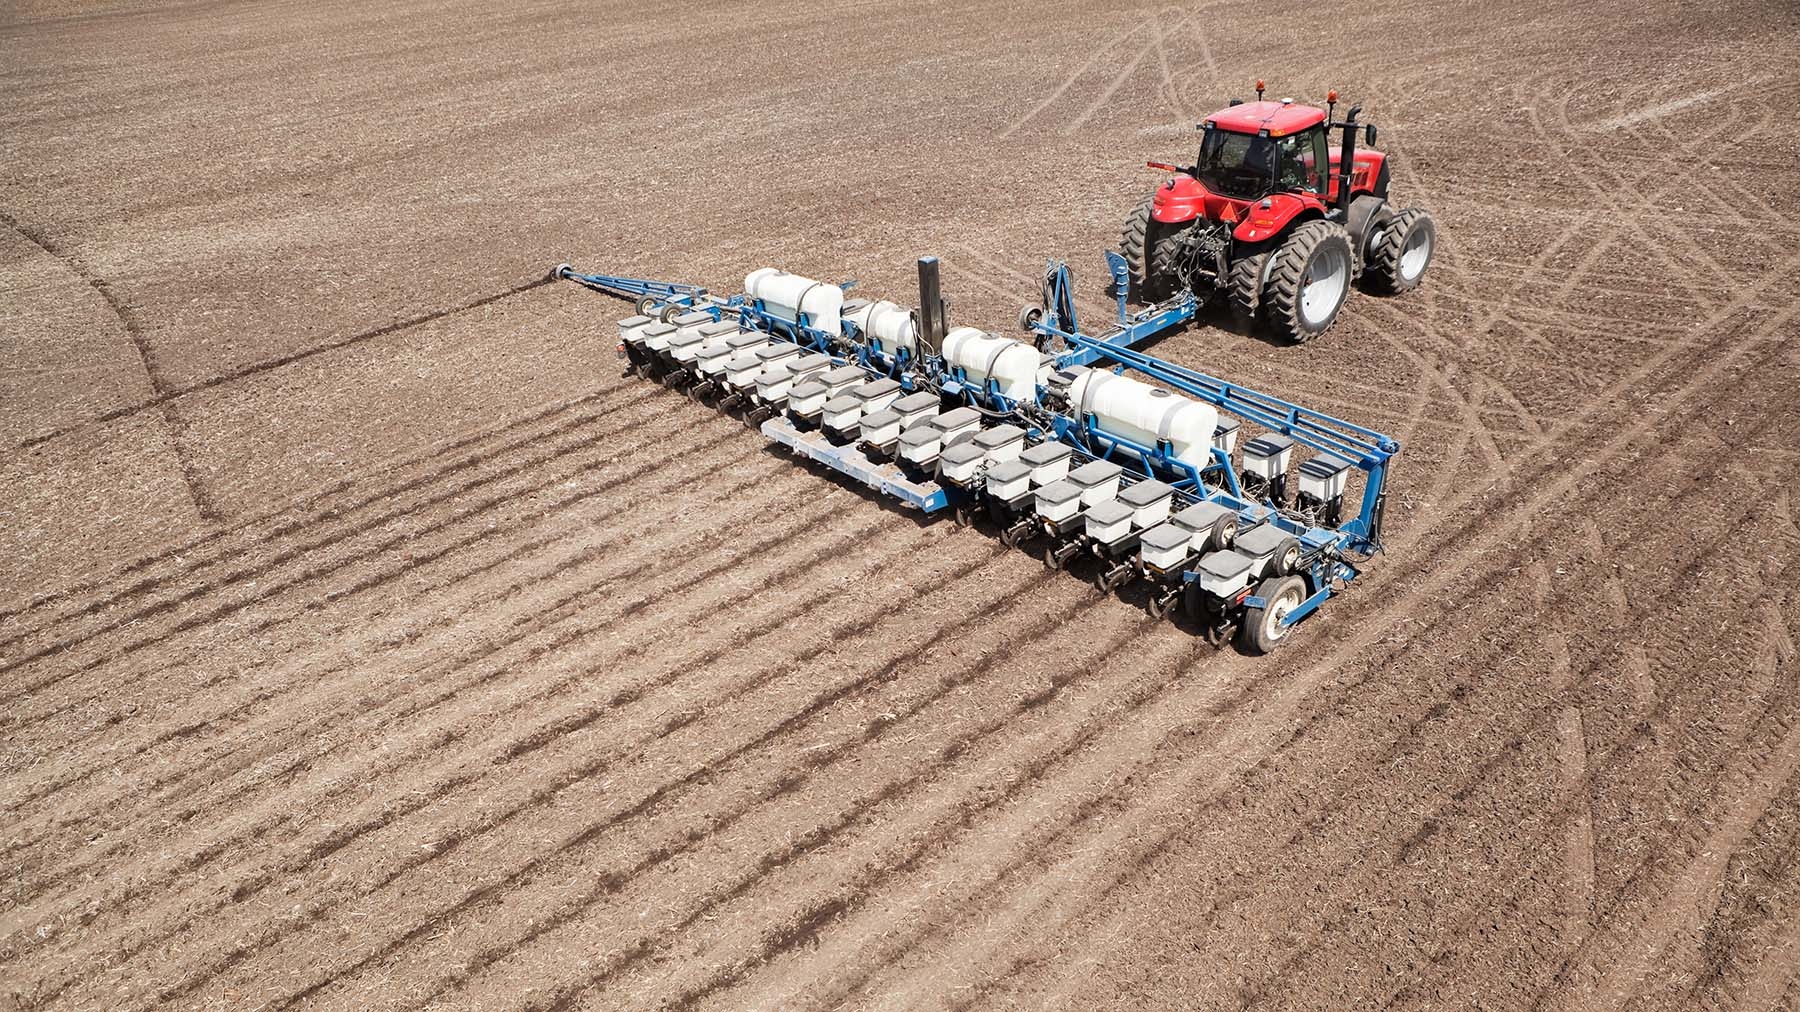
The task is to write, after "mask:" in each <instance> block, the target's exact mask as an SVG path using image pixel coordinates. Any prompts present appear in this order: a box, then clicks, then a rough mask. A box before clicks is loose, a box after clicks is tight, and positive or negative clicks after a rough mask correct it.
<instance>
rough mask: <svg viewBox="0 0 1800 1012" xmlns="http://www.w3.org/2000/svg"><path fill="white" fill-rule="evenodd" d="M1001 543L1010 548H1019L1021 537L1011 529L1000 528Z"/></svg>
mask: <svg viewBox="0 0 1800 1012" xmlns="http://www.w3.org/2000/svg"><path fill="white" fill-rule="evenodd" d="M1000 543H1001V544H1003V545H1005V546H1006V547H1008V548H1017V547H1019V535H1018V532H1016V531H1014V530H1013V529H1012V528H1011V527H1001V528H1000Z"/></svg>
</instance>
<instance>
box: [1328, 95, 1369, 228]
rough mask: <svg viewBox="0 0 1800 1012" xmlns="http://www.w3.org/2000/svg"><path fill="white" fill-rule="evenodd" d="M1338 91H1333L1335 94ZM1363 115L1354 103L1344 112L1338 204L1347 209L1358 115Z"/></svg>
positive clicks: (1360, 108) (1354, 163) (1353, 168)
mask: <svg viewBox="0 0 1800 1012" xmlns="http://www.w3.org/2000/svg"><path fill="white" fill-rule="evenodd" d="M1336 94H1337V92H1335V91H1334V92H1332V95H1333V96H1335V95H1336ZM1360 115H1362V106H1360V105H1353V106H1351V107H1350V111H1349V112H1347V113H1345V114H1344V122H1343V123H1341V124H1339V125H1340V126H1342V127H1343V128H1344V143H1343V145H1342V147H1341V148H1340V149H1339V151H1338V192H1337V206H1338V207H1339V208H1340V209H1347V208H1349V206H1350V199H1351V198H1350V176H1351V174H1352V173H1353V171H1354V170H1355V168H1356V117H1358V116H1360Z"/></svg>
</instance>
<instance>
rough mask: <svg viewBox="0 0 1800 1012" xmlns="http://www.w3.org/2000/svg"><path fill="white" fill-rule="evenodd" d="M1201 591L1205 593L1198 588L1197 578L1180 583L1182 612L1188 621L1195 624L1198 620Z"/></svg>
mask: <svg viewBox="0 0 1800 1012" xmlns="http://www.w3.org/2000/svg"><path fill="white" fill-rule="evenodd" d="M1203 593H1205V591H1202V590H1201V589H1200V581H1199V580H1189V581H1188V582H1186V583H1184V584H1182V585H1181V611H1182V614H1184V615H1186V616H1187V618H1188V621H1189V622H1193V623H1194V624H1196V625H1198V624H1199V622H1200V612H1201V610H1202V609H1201V607H1200V595H1201V594H1203Z"/></svg>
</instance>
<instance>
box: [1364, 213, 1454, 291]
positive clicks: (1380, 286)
mask: <svg viewBox="0 0 1800 1012" xmlns="http://www.w3.org/2000/svg"><path fill="white" fill-rule="evenodd" d="M1420 220H1423V221H1424V222H1425V227H1426V228H1429V229H1431V230H1432V233H1433V236H1432V241H1433V244H1434V245H1435V243H1436V232H1437V222H1436V221H1435V220H1434V219H1433V218H1432V217H1431V213H1430V212H1429V211H1426V210H1424V209H1422V208H1417V207H1409V208H1407V209H1405V210H1404V211H1396V212H1395V213H1394V215H1393V216H1392V217H1391V218H1389V219H1388V220H1387V221H1386V222H1384V223H1383V224H1382V233H1381V241H1380V242H1378V243H1376V244H1375V248H1374V249H1372V250H1370V251H1369V266H1368V269H1367V270H1366V271H1364V272H1363V284H1364V286H1365V287H1367V288H1368V289H1369V290H1370V291H1371V292H1375V293H1377V294H1380V295H1399V294H1400V293H1401V292H1407V291H1411V290H1412V289H1414V288H1417V287H1419V283H1420V282H1422V281H1424V280H1425V271H1426V270H1428V269H1429V268H1430V266H1431V263H1430V261H1429V260H1427V261H1426V264H1425V268H1422V269H1421V270H1420V271H1419V276H1418V277H1416V278H1413V279H1412V280H1411V281H1410V282H1409V281H1407V280H1406V279H1405V278H1402V277H1401V276H1400V255H1401V254H1402V253H1404V252H1405V251H1406V237H1407V236H1408V235H1410V234H1411V233H1412V230H1413V228H1414V227H1415V225H1416V224H1417V223H1418V222H1419V221H1420Z"/></svg>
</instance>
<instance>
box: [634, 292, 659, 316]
mask: <svg viewBox="0 0 1800 1012" xmlns="http://www.w3.org/2000/svg"><path fill="white" fill-rule="evenodd" d="M655 308H656V300H655V299H653V298H651V297H650V296H648V295H646V296H644V297H643V298H641V299H639V300H637V311H638V315H639V316H651V315H653V314H652V313H651V312H650V311H651V310H652V309H655Z"/></svg>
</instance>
